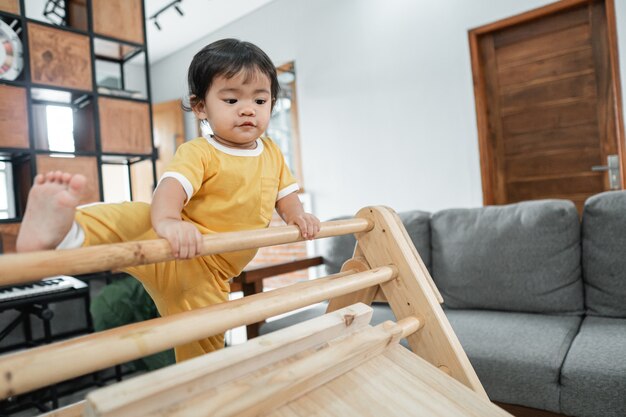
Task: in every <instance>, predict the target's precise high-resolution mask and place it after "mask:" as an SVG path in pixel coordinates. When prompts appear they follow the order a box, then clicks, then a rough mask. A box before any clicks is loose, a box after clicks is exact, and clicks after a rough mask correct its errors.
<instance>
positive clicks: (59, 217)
mask: <svg viewBox="0 0 626 417" xmlns="http://www.w3.org/2000/svg"><path fill="white" fill-rule="evenodd" d="M86 183H87V179H86V178H85V177H84V176H82V175H80V174H76V175H72V174H68V173H66V172H61V171H56V172H48V173H47V174H45V175H41V174H40V175H37V176H36V177H35V183H34V184H33V187H32V188H31V189H30V192H29V193H28V202H27V204H26V213H24V218H23V219H22V225H21V227H20V231H19V234H18V236H17V242H16V249H17V251H18V252H30V251H35V250H43V249H54V248H56V247H57V245H58V244H59V243H61V241H62V240H63V238H64V237H65V235H66V234H67V232H68V231H69V230H70V228H71V227H72V223H73V222H74V214H75V212H76V206H78V203H79V202H80V199H81V197H82V196H83V193H84V192H85V185H86Z"/></svg>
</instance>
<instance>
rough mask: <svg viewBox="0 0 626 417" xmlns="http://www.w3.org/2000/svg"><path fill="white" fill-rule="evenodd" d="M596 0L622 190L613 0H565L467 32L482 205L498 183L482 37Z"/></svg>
mask: <svg viewBox="0 0 626 417" xmlns="http://www.w3.org/2000/svg"><path fill="white" fill-rule="evenodd" d="M594 1H603V2H604V6H605V11H606V24H607V36H608V54H609V60H610V64H609V65H610V68H611V79H612V83H613V94H614V100H613V102H614V103H615V106H614V108H613V111H614V112H615V124H616V126H615V131H616V139H617V148H618V153H619V159H620V176H621V183H622V189H623V188H624V186H625V184H626V169H625V167H624V165H625V163H626V143H625V142H624V119H623V115H624V113H623V110H622V93H621V82H620V77H619V62H618V49H617V26H616V19H615V3H614V0H562V1H558V2H556V3H552V4H548V5H546V6H543V7H539V8H537V9H533V10H530V11H528V12H525V13H521V14H518V15H516V16H512V17H508V18H505V19H502V20H499V21H497V22H493V23H489V24H486V25H484V26H480V27H477V28H474V29H471V30H469V31H468V36H469V44H470V54H471V65H472V78H473V82H474V101H475V106H476V122H477V126H478V144H479V155H480V171H481V179H482V187H483V204H484V205H492V204H497V202H496V187H498V184H496V180H495V174H494V172H495V171H496V170H497V169H498V165H497V161H496V160H495V158H494V152H493V150H492V146H491V143H490V138H489V136H490V129H489V119H488V113H487V110H488V109H487V95H488V92H487V85H486V82H485V77H484V76H485V67H484V62H483V60H482V58H481V53H480V48H479V44H480V39H481V38H482V37H483V36H485V35H488V34H491V33H492V32H496V31H498V30H501V29H505V28H508V27H511V26H515V25H518V24H521V23H528V22H530V21H533V20H536V19H540V18H543V17H546V16H549V15H552V14H556V13H560V12H563V11H566V10H569V9H573V8H576V7H579V6H581V5H583V4H591V3H593V2H594Z"/></svg>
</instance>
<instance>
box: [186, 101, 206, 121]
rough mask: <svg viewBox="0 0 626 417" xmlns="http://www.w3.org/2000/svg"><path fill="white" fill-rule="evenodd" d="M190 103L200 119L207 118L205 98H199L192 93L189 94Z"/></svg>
mask: <svg viewBox="0 0 626 417" xmlns="http://www.w3.org/2000/svg"><path fill="white" fill-rule="evenodd" d="M189 105H190V106H191V109H192V110H193V112H194V114H195V115H196V117H197V118H198V119H200V120H203V119H206V118H207V115H206V106H205V105H204V100H198V96H196V95H191V96H189Z"/></svg>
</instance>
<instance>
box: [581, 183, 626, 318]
mask: <svg viewBox="0 0 626 417" xmlns="http://www.w3.org/2000/svg"><path fill="white" fill-rule="evenodd" d="M582 267H583V281H584V284H585V306H586V307H587V314H589V315H594V316H609V317H626V191H609V192H606V193H601V194H597V195H595V196H593V197H590V198H589V199H588V200H587V201H586V202H585V207H584V209H583V221H582Z"/></svg>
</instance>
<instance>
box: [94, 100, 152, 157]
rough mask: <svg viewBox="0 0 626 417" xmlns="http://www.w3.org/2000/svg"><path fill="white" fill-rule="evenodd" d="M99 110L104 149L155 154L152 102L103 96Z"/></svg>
mask: <svg viewBox="0 0 626 417" xmlns="http://www.w3.org/2000/svg"><path fill="white" fill-rule="evenodd" d="M98 110H99V120H100V146H101V150H102V152H103V153H114V154H115V153H119V154H143V155H151V154H152V134H151V126H150V105H149V104H147V103H138V102H133V101H130V100H120V99H114V98H108V97H99V98H98Z"/></svg>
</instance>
